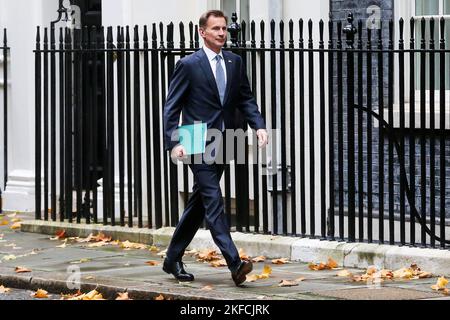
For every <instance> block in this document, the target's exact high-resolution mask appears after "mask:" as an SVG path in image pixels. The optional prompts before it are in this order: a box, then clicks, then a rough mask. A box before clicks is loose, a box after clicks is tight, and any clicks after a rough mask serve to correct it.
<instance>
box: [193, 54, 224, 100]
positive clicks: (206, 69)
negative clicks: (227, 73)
mask: <svg viewBox="0 0 450 320" xmlns="http://www.w3.org/2000/svg"><path fill="white" fill-rule="evenodd" d="M198 53H199V54H198V56H197V58H198V61H199V64H200V67H201V68H202V70H203V73H204V74H205V77H206V81H207V82H208V84H209V86H210V87H211V89H212V90H213V92H214V94H215V96H216V98H217V101H218V102H219V104H220V96H219V90H218V89H217V85H216V79H215V78H214V74H213V72H212V70H211V64H210V63H209V61H208V57H207V56H206V53H205V51H203V49H200V50H199V51H198Z"/></svg>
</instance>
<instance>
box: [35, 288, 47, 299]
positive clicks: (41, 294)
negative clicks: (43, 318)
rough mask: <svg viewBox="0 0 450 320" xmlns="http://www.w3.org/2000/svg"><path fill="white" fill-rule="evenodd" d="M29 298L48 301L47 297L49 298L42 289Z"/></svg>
mask: <svg viewBox="0 0 450 320" xmlns="http://www.w3.org/2000/svg"><path fill="white" fill-rule="evenodd" d="M31 296H32V297H35V298H37V299H48V297H49V296H48V292H47V291H45V290H43V289H39V290H38V291H36V292H35V293H32V294H31Z"/></svg>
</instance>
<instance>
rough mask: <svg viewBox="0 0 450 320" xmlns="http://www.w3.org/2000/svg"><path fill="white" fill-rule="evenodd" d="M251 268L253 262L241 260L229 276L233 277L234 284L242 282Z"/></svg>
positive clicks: (237, 284)
mask: <svg viewBox="0 0 450 320" xmlns="http://www.w3.org/2000/svg"><path fill="white" fill-rule="evenodd" d="M252 270H253V264H252V263H251V262H250V261H242V262H241V264H240V265H239V268H238V269H237V270H236V271H235V272H232V273H231V277H232V278H233V281H234V283H235V284H236V286H239V285H240V284H242V283H244V282H245V280H246V278H247V277H246V275H247V274H249V273H250V272H252Z"/></svg>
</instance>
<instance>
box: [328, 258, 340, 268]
mask: <svg viewBox="0 0 450 320" xmlns="http://www.w3.org/2000/svg"><path fill="white" fill-rule="evenodd" d="M327 266H328V268H330V269H336V268H337V267H338V264H337V262H336V261H334V260H333V259H332V258H328V263H327Z"/></svg>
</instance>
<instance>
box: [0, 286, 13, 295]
mask: <svg viewBox="0 0 450 320" xmlns="http://www.w3.org/2000/svg"><path fill="white" fill-rule="evenodd" d="M10 291H11V289H10V288H6V287H4V286H0V294H3V293H8V292H10Z"/></svg>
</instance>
